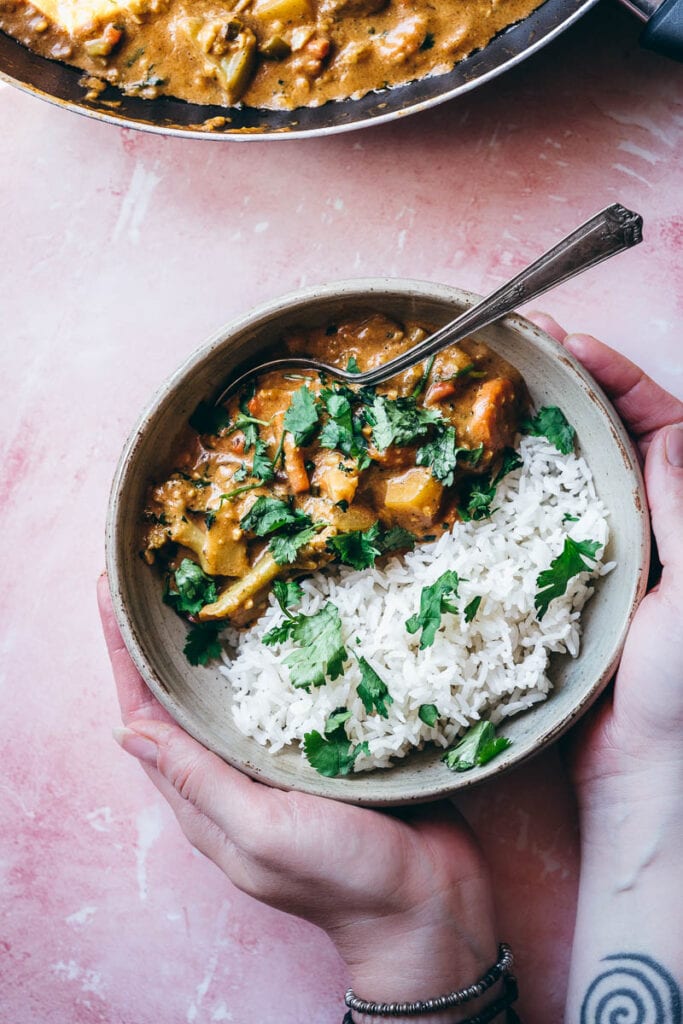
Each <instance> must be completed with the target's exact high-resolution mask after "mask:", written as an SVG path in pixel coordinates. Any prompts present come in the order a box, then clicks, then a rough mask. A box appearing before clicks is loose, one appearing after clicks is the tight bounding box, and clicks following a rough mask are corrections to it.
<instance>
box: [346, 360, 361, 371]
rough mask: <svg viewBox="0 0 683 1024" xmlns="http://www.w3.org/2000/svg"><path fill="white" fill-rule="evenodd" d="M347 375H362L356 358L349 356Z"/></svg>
mask: <svg viewBox="0 0 683 1024" xmlns="http://www.w3.org/2000/svg"><path fill="white" fill-rule="evenodd" d="M346 372H347V373H360V366H359V365H358V360H357V359H356V357H355V356H349V361H348V362H347V364H346Z"/></svg>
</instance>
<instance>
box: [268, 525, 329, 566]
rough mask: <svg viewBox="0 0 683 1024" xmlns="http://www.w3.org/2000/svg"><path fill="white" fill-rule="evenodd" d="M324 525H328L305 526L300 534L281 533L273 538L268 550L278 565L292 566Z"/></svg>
mask: <svg viewBox="0 0 683 1024" xmlns="http://www.w3.org/2000/svg"><path fill="white" fill-rule="evenodd" d="M302 515H303V513H302ZM306 518H308V516H306ZM324 525H326V524H324V523H313V524H312V525H311V526H304V528H303V529H302V530H299V531H298V533H281V534H276V536H275V537H271V539H270V543H269V545H268V548H269V550H270V553H271V554H272V556H273V558H274V559H275V561H276V562H277V564H278V565H291V563H292V562H295V561H296V556H297V554H298V553H299V549H300V548H303V547H304V546H305V545H306V544H310V543H311V541H312V540H313V538H314V537H315V535H316V534H317V532H318V530H319V529H320V528H321V526H324Z"/></svg>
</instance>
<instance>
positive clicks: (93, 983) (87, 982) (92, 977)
mask: <svg viewBox="0 0 683 1024" xmlns="http://www.w3.org/2000/svg"><path fill="white" fill-rule="evenodd" d="M81 991H82V992H92V993H93V994H94V995H96V996H99V998H100V999H104V998H105V991H104V985H103V984H102V975H101V974H100V973H99V971H84V972H83V980H82V981H81Z"/></svg>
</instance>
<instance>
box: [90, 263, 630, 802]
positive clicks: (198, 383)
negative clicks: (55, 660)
mask: <svg viewBox="0 0 683 1024" xmlns="http://www.w3.org/2000/svg"><path fill="white" fill-rule="evenodd" d="M477 300H478V296H475V295H473V294H471V293H469V292H464V291H461V290H459V289H456V288H449V287H446V286H445V285H437V284H428V283H423V282H418V281H404V280H391V279H379V280H356V281H346V282H341V283H338V284H331V285H326V286H324V287H317V288H310V289H307V290H305V291H300V292H297V293H296V294H294V295H289V296H286V297H285V298H283V299H278V300H277V301H275V302H271V303H269V304H268V305H266V306H262V307H260V308H259V309H257V310H254V311H252V312H251V313H249V314H248V315H247V316H244V317H241V318H240V319H238V320H235V321H233V322H232V323H230V324H228V326H227V327H225V328H223V329H222V330H220V331H219V332H218V333H217V334H216V335H215V336H214V337H213V338H211V339H210V340H209V341H208V342H207V343H206V344H205V345H203V346H202V347H201V348H200V349H198V350H197V351H196V352H195V353H194V354H193V355H192V356H191V357H190V358H189V359H188V360H187V361H186V362H185V363H184V365H183V366H181V367H180V369H178V370H176V372H175V373H174V374H173V375H172V376H171V377H170V378H169V379H168V380H167V381H166V383H165V384H163V386H162V387H161V389H160V390H159V391H158V392H157V394H156V395H155V396H154V398H153V399H152V401H151V402H150V404H149V406H148V407H147V409H145V411H144V413H143V414H142V416H141V417H140V420H139V422H138V424H137V426H136V427H135V429H134V430H133V433H132V435H131V437H130V439H129V440H128V442H127V444H126V446H125V448H124V450H123V453H122V455H121V460H120V462H119V465H118V468H117V470H116V475H115V477H114V482H113V486H112V493H111V503H110V508H109V516H108V522H107V569H108V572H109V581H110V586H111V592H112V597H113V601H114V608H115V611H116V615H117V617H118V621H119V625H120V627H121V631H122V633H123V637H124V640H125V642H126V645H127V647H128V650H129V651H130V654H131V656H132V658H133V660H134V662H135V664H136V665H137V667H138V669H139V671H140V673H141V674H142V676H143V678H144V679H145V681H146V683H147V685H148V686H149V687H150V689H151V690H152V692H153V693H154V694H155V695H156V697H157V698H158V699H159V701H160V702H161V704H163V706H164V707H165V708H166V709H167V711H169V712H170V714H171V715H173V717H174V718H175V719H176V721H177V722H179V723H180V725H182V726H183V727H184V728H185V729H186V730H187V731H188V732H189V733H191V734H192V735H193V736H194V737H196V739H198V740H199V741H200V742H202V743H203V744H205V745H206V746H207V747H210V748H211V749H212V750H214V751H215V752H216V753H217V754H220V756H221V757H223V758H224V759H225V760H226V761H228V762H229V763H230V764H232V765H235V766H236V767H238V768H240V769H241V770H242V771H244V772H246V773H248V774H249V775H251V776H253V777H254V778H258V779H260V780H262V781H263V782H267V783H269V784H271V785H273V786H278V787H281V788H283V789H299V790H303V791H305V792H307V793H315V794H319V795H322V796H327V797H334V798H336V799H339V800H345V801H349V802H353V803H361V804H370V805H383V804H384V805H392V804H404V803H410V802H413V801H422V800H431V799H435V798H437V797H440V796H444V795H446V794H448V793H451V792H453V791H454V790H456V789H461V788H463V787H467V786H471V785H473V784H475V783H478V782H481V781H483V780H485V779H490V778H492V777H493V776H494V775H497V774H498V773H499V772H502V771H506V770H507V769H508V768H511V767H512V766H513V765H516V764H520V763H521V762H522V761H525V760H527V759H528V758H530V757H532V756H533V755H534V754H536V753H538V752H539V751H540V750H541V749H542V748H543V747H545V746H547V745H548V744H549V743H552V742H553V741H554V740H556V739H557V737H558V736H560V735H561V734H562V733H563V732H564V731H565V730H566V729H568V728H569V727H570V726H571V725H572V723H573V722H574V721H575V720H576V719H577V718H578V717H579V716H580V715H581V714H583V712H584V711H585V710H586V709H587V708H588V707H589V706H590V704H591V703H592V702H593V701H594V700H595V699H596V697H597V696H598V694H599V693H600V692H601V690H602V689H603V688H604V687H605V685H606V684H607V682H608V681H609V679H610V676H611V674H612V672H613V671H614V668H615V665H616V662H617V659H618V657H619V655H620V652H621V649H622V645H623V643H624V639H625V636H626V631H627V629H628V625H629V622H630V620H631V617H632V615H633V613H634V611H635V608H636V606H637V603H638V601H639V600H640V598H641V597H642V595H643V592H644V589H645V584H646V579H647V571H648V564H649V524H648V517H647V506H646V503H645V495H644V490H643V482H642V477H641V473H640V469H639V466H638V462H637V458H636V456H635V454H634V451H633V448H632V446H631V443H630V441H629V439H628V436H627V434H626V433H625V431H624V428H623V426H622V425H621V423H620V421H619V419H618V417H617V416H616V413H615V412H614V410H613V409H612V407H611V405H610V404H609V402H608V401H607V399H606V398H605V396H604V395H603V393H602V392H601V391H600V389H599V388H598V387H597V385H596V384H595V382H594V381H593V380H592V379H591V378H590V377H589V376H588V375H587V374H586V372H585V371H584V370H583V369H582V368H581V366H579V364H578V363H576V362H575V361H574V360H573V359H572V358H571V357H570V356H569V355H568V354H567V353H566V352H565V351H564V350H563V349H562V348H561V346H559V345H558V344H557V343H556V342H555V341H553V339H552V338H550V337H548V335H547V334H544V333H543V331H541V330H539V329H538V328H537V327H535V326H534V325H533V324H531V323H529V322H528V321H527V320H524V319H523V318H522V317H518V316H511V317H508V318H507V319H505V320H504V321H501V322H499V323H498V324H495V325H493V326H492V327H488V328H487V329H486V330H485V331H482V332H481V335H480V336H481V338H482V339H483V340H485V341H486V342H487V343H488V344H490V345H491V346H493V348H495V349H497V350H498V351H499V352H500V353H501V354H502V355H504V356H505V357H506V358H507V359H509V360H510V362H512V363H513V364H514V365H515V366H517V367H518V368H519V370H520V371H521V372H522V374H523V375H524V377H525V379H526V382H527V385H528V387H529V390H530V392H531V396H532V398H533V400H534V402H535V403H536V404H537V405H559V406H561V407H562V409H563V410H564V411H565V413H566V414H567V416H568V418H569V420H570V421H571V422H572V423H573V424H574V426H575V427H576V429H577V434H578V442H579V445H580V449H581V451H582V453H583V454H584V455H585V457H586V459H587V461H588V463H589V465H590V467H591V469H592V471H593V474H594V477H595V483H596V487H597V490H598V493H599V495H600V497H601V498H602V500H603V501H604V503H605V504H606V506H607V508H608V509H610V511H611V529H612V539H611V540H610V544H609V550H608V557H609V558H610V559H615V560H616V562H617V567H616V569H615V570H614V571H613V572H612V573H610V574H609V575H608V576H607V577H605V578H604V579H602V580H601V581H600V586H599V588H598V590H597V593H596V596H595V598H594V599H593V600H592V601H591V602H590V603H589V604H588V606H587V608H586V611H585V614H584V619H583V621H584V627H585V629H584V636H583V645H582V650H581V654H580V656H579V658H577V659H575V660H574V659H571V658H570V657H568V656H562V657H561V656H554V660H553V662H552V666H551V676H552V679H553V684H554V689H553V693H552V695H551V696H550V698H549V699H548V700H547V701H546V702H545V703H543V704H540V705H538V706H537V707H536V708H534V709H533V710H531V711H528V712H526V713H525V714H523V715H519V716H518V717H516V718H513V719H511V720H510V721H509V722H508V723H506V724H505V726H504V728H503V729H502V730H501V731H502V733H503V734H504V735H506V736H508V737H509V738H510V739H511V740H512V746H511V747H510V748H509V749H508V750H507V751H506V752H505V753H504V754H502V755H501V756H500V757H498V758H497V759H496V760H495V761H492V762H491V763H490V764H489V765H487V766H486V767H484V768H479V769H475V770H473V771H470V772H467V773H461V774H458V773H453V772H450V771H449V770H448V769H447V768H446V766H445V765H444V764H443V763H442V762H441V760H440V757H441V751H440V750H437V749H436V748H431V747H428V748H427V749H425V750H422V751H420V752H418V753H415V754H412V755H410V756H409V757H406V758H405V759H403V760H402V761H400V762H398V763H397V764H396V766H395V767H394V768H392V769H391V770H379V771H375V772H370V773H361V774H359V775H357V776H355V777H351V778H340V779H327V778H324V777H323V776H321V775H318V774H317V772H315V771H314V770H313V769H312V768H310V767H309V766H308V764H307V763H306V762H305V761H304V760H303V759H302V757H301V754H300V752H299V750H298V749H292V750H289V751H284V752H281V753H278V754H276V755H272V754H269V753H268V751H267V750H266V749H265V748H263V747H261V746H260V745H259V744H257V743H256V742H255V741H254V740H251V739H249V738H247V737H245V736H243V735H242V734H241V733H239V732H238V731H237V729H236V728H235V726H234V724H233V721H232V716H231V713H230V702H231V694H230V688H229V685H228V683H227V681H226V679H225V678H224V677H223V676H221V674H220V673H219V672H218V671H217V670H216V669H214V668H211V667H209V668H201V667H200V668H192V667H191V666H190V665H189V664H188V662H187V661H186V659H185V657H184V655H183V653H182V647H183V642H184V636H185V631H186V629H185V626H184V624H183V623H182V622H181V620H180V619H179V618H178V617H177V616H176V615H175V614H174V612H173V611H172V610H171V609H170V608H168V607H167V606H165V605H164V604H163V603H162V600H161V584H160V580H159V578H158V576H157V575H155V573H154V572H153V571H151V570H150V568H149V566H147V565H146V564H145V563H144V562H143V561H142V560H141V558H140V557H139V554H138V552H139V549H140V534H141V525H140V519H139V511H140V510H141V509H142V507H143V502H144V495H145V490H146V488H147V485H148V482H149V480H150V478H152V477H153V476H154V475H155V472H157V471H158V467H159V465H160V464H162V463H163V462H164V460H165V458H166V457H167V455H168V453H169V452H170V449H171V448H172V446H173V443H174V441H175V438H176V436H177V434H178V431H179V428H180V427H181V425H182V424H184V423H186V421H187V419H188V417H189V415H190V414H191V413H192V411H193V410H194V408H195V407H196V405H197V403H198V402H199V401H200V400H202V399H204V400H206V399H208V398H211V397H212V396H215V395H217V394H218V393H219V391H220V389H221V388H222V387H223V386H224V385H225V383H226V382H227V381H228V380H229V378H230V377H231V375H232V374H233V373H234V371H235V369H236V367H238V366H239V365H240V364H243V363H244V362H245V361H253V360H258V357H259V353H260V352H261V351H263V350H264V349H266V348H269V347H272V346H273V345H275V344H276V342H277V339H278V337H279V335H280V333H281V332H282V330H283V328H286V327H289V326H294V325H303V326H306V325H311V324H314V323H324V322H328V321H330V320H334V319H337V318H339V317H340V316H342V315H344V316H348V315H349V314H352V313H354V312H356V311H358V312H361V311H364V310H365V311H367V310H368V309H375V310H379V311H382V312H386V313H388V314H389V315H391V316H395V317H397V318H398V319H403V318H413V319H417V320H422V321H424V322H426V323H431V324H434V325H439V324H442V323H445V322H446V321H448V320H450V319H452V318H453V317H454V316H455V315H456V314H457V313H458V312H459V311H460V310H462V309H464V308H466V307H467V306H469V305H471V304H472V303H474V302H475V301H477Z"/></svg>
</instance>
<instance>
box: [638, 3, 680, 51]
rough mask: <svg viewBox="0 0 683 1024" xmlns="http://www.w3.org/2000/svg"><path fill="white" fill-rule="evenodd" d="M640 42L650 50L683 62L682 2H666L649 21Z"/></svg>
mask: <svg viewBox="0 0 683 1024" xmlns="http://www.w3.org/2000/svg"><path fill="white" fill-rule="evenodd" d="M640 41H641V43H642V45H643V46H645V47H647V49H648V50H656V52H657V53H663V54H664V56H665V57H671V58H672V59H673V60H680V61H683V2H682V0H664V3H663V4H661V5H660V6H659V7H658V8H657V10H656V11H655V13H654V14H653V15H652V17H651V18H650V20H649V21H648V23H647V27H646V29H645V31H644V32H643V34H642V36H641V37H640Z"/></svg>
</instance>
